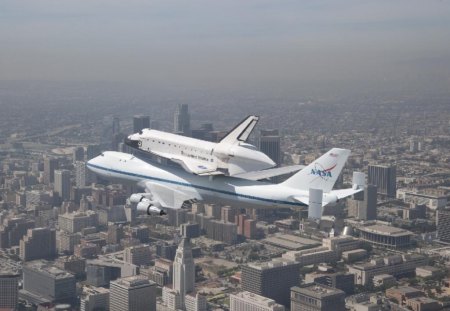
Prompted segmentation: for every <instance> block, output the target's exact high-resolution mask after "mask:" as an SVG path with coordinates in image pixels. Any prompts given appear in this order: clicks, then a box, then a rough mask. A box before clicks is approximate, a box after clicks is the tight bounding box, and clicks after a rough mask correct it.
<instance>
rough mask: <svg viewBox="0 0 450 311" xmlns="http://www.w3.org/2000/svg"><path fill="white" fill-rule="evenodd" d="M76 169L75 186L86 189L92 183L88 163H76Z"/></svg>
mask: <svg viewBox="0 0 450 311" xmlns="http://www.w3.org/2000/svg"><path fill="white" fill-rule="evenodd" d="M74 167H75V185H76V186H77V187H80V188H82V187H85V186H86V185H89V184H90V183H91V181H92V180H91V173H90V172H89V170H88V168H87V167H86V162H84V161H76V162H75V163H74Z"/></svg>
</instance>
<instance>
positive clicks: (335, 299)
mask: <svg viewBox="0 0 450 311" xmlns="http://www.w3.org/2000/svg"><path fill="white" fill-rule="evenodd" d="M291 310H292V311H328V310H336V311H345V310H346V309H345V293H344V292H343V291H342V290H340V289H336V288H332V287H328V286H326V285H323V284H315V283H312V284H306V285H302V286H295V287H293V288H292V289H291Z"/></svg>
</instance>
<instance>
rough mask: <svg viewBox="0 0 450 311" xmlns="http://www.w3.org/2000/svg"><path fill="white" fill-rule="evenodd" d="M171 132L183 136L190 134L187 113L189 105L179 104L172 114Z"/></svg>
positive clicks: (189, 121) (189, 119)
mask: <svg viewBox="0 0 450 311" xmlns="http://www.w3.org/2000/svg"><path fill="white" fill-rule="evenodd" d="M173 132H174V133H176V134H182V135H185V136H191V116H190V115H189V106H188V105H187V104H179V105H178V106H177V109H176V110H175V114H174V126H173Z"/></svg>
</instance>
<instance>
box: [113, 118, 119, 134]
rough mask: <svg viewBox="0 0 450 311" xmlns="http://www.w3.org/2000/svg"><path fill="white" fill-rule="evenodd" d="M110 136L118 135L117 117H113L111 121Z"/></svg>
mask: <svg viewBox="0 0 450 311" xmlns="http://www.w3.org/2000/svg"><path fill="white" fill-rule="evenodd" d="M112 122H113V123H112V134H113V135H115V134H119V133H120V119H119V118H118V117H113V120H112Z"/></svg>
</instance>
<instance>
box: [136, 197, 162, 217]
mask: <svg viewBox="0 0 450 311" xmlns="http://www.w3.org/2000/svg"><path fill="white" fill-rule="evenodd" d="M155 205H158V203H157V202H153V201H150V200H149V199H147V198H144V199H142V201H141V202H139V203H138V204H137V206H136V210H137V211H138V212H145V213H147V215H149V216H151V215H160V216H162V215H166V212H164V210H162V209H160V208H159V207H156V206H155Z"/></svg>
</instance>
